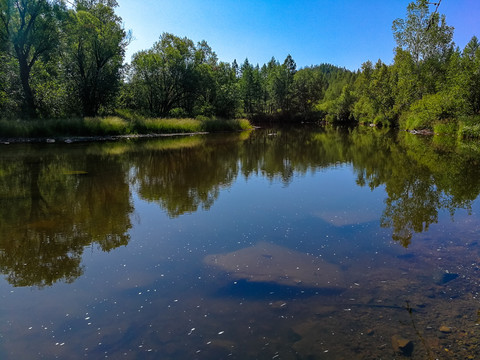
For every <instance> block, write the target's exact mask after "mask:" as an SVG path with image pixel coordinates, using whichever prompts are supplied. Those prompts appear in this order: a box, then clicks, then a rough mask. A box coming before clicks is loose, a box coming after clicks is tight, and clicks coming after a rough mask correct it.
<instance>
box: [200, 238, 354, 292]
mask: <svg viewBox="0 0 480 360" xmlns="http://www.w3.org/2000/svg"><path fill="white" fill-rule="evenodd" d="M204 263H205V264H207V265H209V266H212V267H215V268H218V269H220V270H223V271H225V272H227V273H229V274H230V276H231V277H232V278H234V279H236V280H247V281H249V282H254V283H273V284H276V285H283V286H296V287H299V288H310V289H336V290H340V289H342V288H344V286H345V279H344V278H343V273H342V270H341V268H340V267H339V266H338V265H335V264H331V263H328V262H326V261H324V260H323V259H322V258H320V257H315V256H313V255H309V254H306V253H302V252H298V251H295V250H292V249H288V248H286V247H283V246H279V245H275V244H271V243H268V242H264V241H263V242H259V243H258V244H256V245H254V246H250V247H247V248H243V249H239V250H237V251H234V252H231V253H227V254H213V255H208V256H206V257H205V258H204Z"/></svg>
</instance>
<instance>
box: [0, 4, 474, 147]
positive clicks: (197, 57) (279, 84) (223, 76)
mask: <svg viewBox="0 0 480 360" xmlns="http://www.w3.org/2000/svg"><path fill="white" fill-rule="evenodd" d="M117 6H118V4H117V2H116V1H115V0H75V1H73V2H70V1H68V2H65V1H64V0H0V114H1V115H0V117H2V118H3V120H1V121H2V122H4V123H5V122H9V121H10V122H11V121H14V120H15V119H31V120H30V121H36V120H38V119H51V118H54V119H66V118H70V117H95V116H107V115H116V116H119V117H124V118H131V117H132V116H133V115H132V114H135V116H142V117H146V118H199V119H204V118H205V119H211V118H220V119H234V118H248V119H250V120H253V121H254V122H255V121H290V122H306V121H309V122H310V121H311V122H317V121H324V122H332V123H354V124H355V123H358V124H367V125H371V126H392V127H399V128H401V129H407V130H412V131H413V130H425V131H429V132H434V133H458V134H459V135H460V136H461V137H480V43H479V40H478V39H477V37H476V36H473V37H472V38H471V40H470V42H469V43H468V44H467V45H466V46H465V48H464V49H460V48H459V47H457V46H456V45H455V43H454V42H453V32H454V29H453V27H451V26H448V25H447V23H446V19H445V16H444V15H441V14H439V13H438V12H437V11H434V12H431V11H430V8H429V3H428V2H427V1H426V0H416V1H415V2H412V3H410V4H409V5H408V7H407V9H406V16H405V18H398V19H396V20H394V22H393V24H392V32H393V36H394V38H395V41H396V45H397V46H396V48H395V49H394V53H395V56H394V60H393V63H392V64H385V63H384V62H382V61H381V60H378V61H376V62H375V63H374V62H372V61H367V62H365V63H364V64H362V66H361V68H360V69H358V70H356V71H351V70H348V69H345V68H340V67H337V66H335V65H331V64H325V63H323V64H320V65H315V66H310V67H304V68H300V69H297V66H296V63H295V61H294V59H293V58H292V57H291V56H290V55H288V56H287V57H286V58H285V59H284V60H283V61H279V60H277V59H275V58H273V57H272V59H271V60H270V61H269V62H268V63H266V64H263V65H261V66H260V65H259V64H252V63H250V62H249V61H248V58H246V59H245V60H244V61H243V63H237V61H236V60H234V61H233V62H232V63H227V62H223V61H219V59H218V58H217V55H216V54H215V52H214V50H213V49H212V48H211V47H210V46H209V45H208V43H207V42H206V41H200V42H198V43H195V42H194V41H193V40H191V39H188V38H185V37H184V38H182V37H179V36H176V35H174V34H170V33H162V34H161V35H160V37H159V40H158V41H157V42H156V43H154V44H153V46H152V47H151V48H150V49H146V50H142V51H139V52H137V53H136V54H135V55H134V56H133V58H132V60H131V62H130V63H125V50H126V48H127V46H128V45H129V43H130V41H131V38H132V33H131V32H130V31H127V30H126V29H124V28H123V25H122V19H121V18H120V17H119V16H118V15H117V14H116V13H115V9H116V7H117Z"/></svg>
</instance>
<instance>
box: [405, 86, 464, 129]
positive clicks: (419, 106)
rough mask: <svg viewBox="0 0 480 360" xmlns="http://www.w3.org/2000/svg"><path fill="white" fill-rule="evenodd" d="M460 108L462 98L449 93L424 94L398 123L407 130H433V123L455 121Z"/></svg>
mask: <svg viewBox="0 0 480 360" xmlns="http://www.w3.org/2000/svg"><path fill="white" fill-rule="evenodd" d="M462 109H463V102H462V100H461V99H458V98H456V97H454V96H452V95H451V94H449V93H446V92H439V93H436V94H431V95H424V96H423V98H421V99H420V100H418V101H416V102H414V103H413V104H412V105H411V106H410V110H409V112H408V113H407V114H406V116H405V117H403V120H402V123H401V124H400V125H401V127H402V128H405V129H407V130H414V129H416V130H421V129H430V130H433V127H434V125H435V123H439V122H440V123H447V122H450V121H455V120H454V119H456V118H457V116H458V115H459V113H460V112H461V110H462Z"/></svg>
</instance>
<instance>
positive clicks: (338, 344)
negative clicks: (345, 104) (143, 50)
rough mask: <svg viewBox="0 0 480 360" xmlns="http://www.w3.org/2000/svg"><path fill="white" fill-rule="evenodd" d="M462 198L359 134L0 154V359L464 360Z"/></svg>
mask: <svg viewBox="0 0 480 360" xmlns="http://www.w3.org/2000/svg"><path fill="white" fill-rule="evenodd" d="M479 193H480V147H479V146H478V144H476V143H457V141H456V139H453V138H448V137H444V138H442V137H424V136H415V135H412V134H408V133H405V132H394V131H388V130H378V129H370V128H356V129H336V128H333V127H327V128H323V127H314V126H305V127H303V128H288V129H282V128H278V129H257V130H255V131H251V132H244V133H235V134H216V135H196V136H180V137H168V138H161V139H149V140H141V139H130V140H122V141H116V142H105V143H73V144H62V143H55V144H12V145H2V147H1V148H0V212H1V216H0V272H1V274H2V278H1V280H0V358H1V359H54V358H61V359H84V358H92V359H100V358H114V359H242V360H243V359H346V358H349V359H391V358H395V357H396V356H406V357H410V358H414V359H436V358H449V359H468V358H471V359H474V358H479V357H480V325H479V323H480V301H479V298H478V297H479V294H478V291H479V282H480V266H479V265H480V244H479V235H480V217H479V216H478V215H479V213H480V202H479V200H478V195H479Z"/></svg>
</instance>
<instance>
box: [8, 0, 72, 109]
mask: <svg viewBox="0 0 480 360" xmlns="http://www.w3.org/2000/svg"><path fill="white" fill-rule="evenodd" d="M60 9H63V6H62V4H61V3H60V2H57V1H48V0H2V1H1V2H0V38H1V45H0V47H2V48H3V50H5V52H6V53H7V54H8V55H9V56H11V57H13V58H15V60H16V62H17V63H18V74H19V77H20V82H21V85H22V89H23V96H24V109H25V113H26V115H27V116H29V117H36V116H37V113H36V109H37V105H36V102H35V94H34V91H33V90H32V86H31V79H30V77H31V72H32V69H33V67H34V66H35V64H36V63H37V61H39V60H40V59H43V60H45V61H47V60H48V57H49V56H50V55H51V53H52V52H53V51H55V50H56V49H57V45H58V43H59V28H60V26H59V18H58V16H57V14H58V12H59V10H60Z"/></svg>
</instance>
